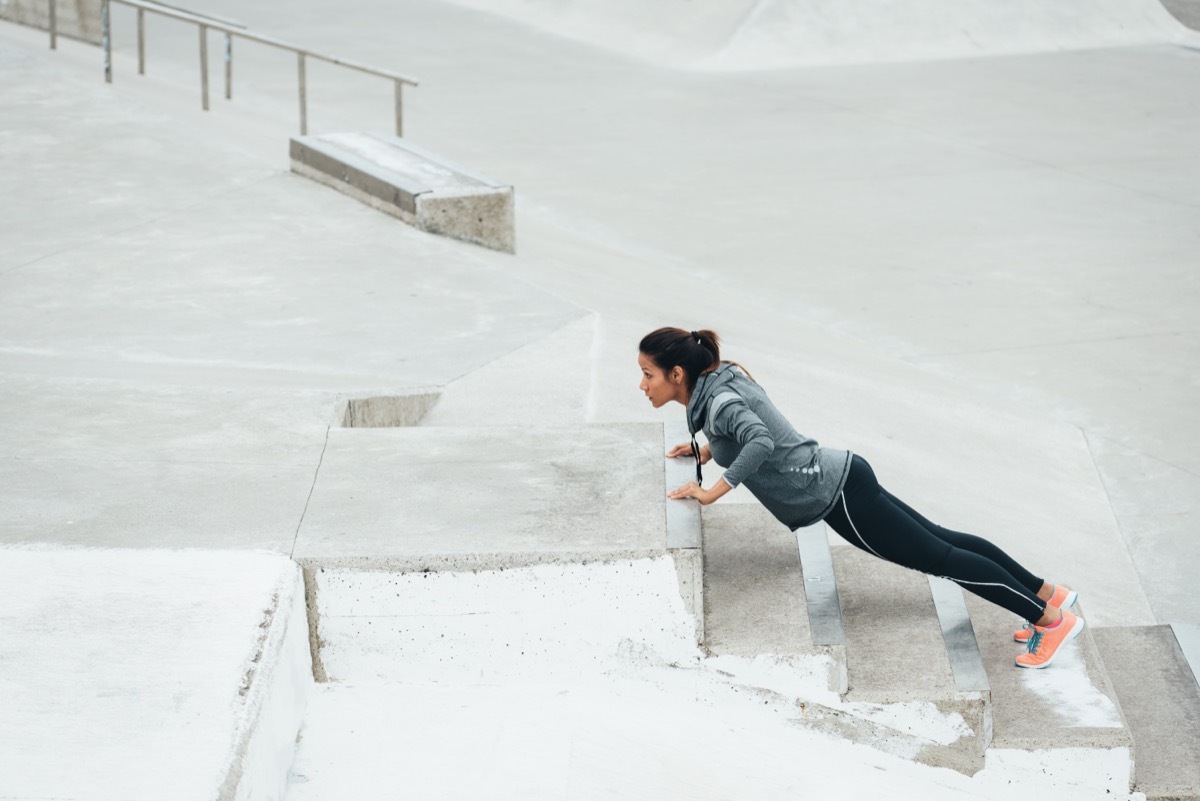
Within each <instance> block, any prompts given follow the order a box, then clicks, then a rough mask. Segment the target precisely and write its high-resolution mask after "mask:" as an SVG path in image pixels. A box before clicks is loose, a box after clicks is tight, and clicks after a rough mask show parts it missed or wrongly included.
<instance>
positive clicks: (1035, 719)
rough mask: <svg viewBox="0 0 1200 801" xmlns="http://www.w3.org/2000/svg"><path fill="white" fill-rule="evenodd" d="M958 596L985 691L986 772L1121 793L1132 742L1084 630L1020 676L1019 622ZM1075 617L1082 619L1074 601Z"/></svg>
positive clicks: (1126, 783) (985, 604)
mask: <svg viewBox="0 0 1200 801" xmlns="http://www.w3.org/2000/svg"><path fill="white" fill-rule="evenodd" d="M966 598H967V608H968V609H969V610H970V614H971V621H972V623H973V625H974V627H975V631H976V634H977V636H978V641H979V648H980V653H981V655H982V657H983V663H984V668H985V670H986V671H987V676H988V682H989V684H990V686H991V701H992V703H991V708H992V742H991V746H990V747H989V749H988V754H987V766H988V767H989V768H991V767H993V766H999V765H1004V766H1006V767H1008V768H1017V769H1022V770H1023V771H1033V772H1040V773H1042V774H1049V775H1053V776H1057V777H1058V778H1060V779H1062V778H1066V779H1068V780H1073V781H1078V782H1080V783H1084V784H1086V785H1087V786H1091V787H1093V788H1095V789H1096V791H1097V792H1101V791H1107V792H1109V793H1112V794H1117V795H1125V794H1128V792H1129V787H1130V782H1131V780H1132V773H1133V759H1132V748H1133V741H1132V737H1131V735H1130V731H1129V729H1128V728H1127V726H1126V724H1125V721H1124V718H1123V716H1122V712H1121V707H1120V705H1119V704H1118V702H1117V696H1116V694H1115V693H1114V692H1113V688H1112V685H1111V683H1110V681H1109V678H1108V673H1107V672H1106V670H1105V666H1104V662H1103V660H1102V659H1101V658H1100V653H1099V651H1098V650H1097V647H1096V642H1095V640H1094V639H1093V635H1092V630H1091V629H1090V628H1086V629H1084V631H1083V633H1082V634H1080V635H1079V637H1077V638H1076V640H1075V642H1074V643H1072V644H1071V645H1069V646H1067V648H1066V650H1064V651H1063V653H1062V654H1061V655H1060V656H1058V657H1057V658H1056V660H1055V663H1054V664H1053V665H1052V666H1051V667H1049V668H1047V669H1044V670H1022V669H1019V668H1016V667H1015V666H1014V664H1013V660H1014V659H1015V657H1016V656H1017V654H1019V653H1021V650H1022V648H1023V646H1021V645H1019V644H1018V643H1016V642H1014V641H1013V638H1012V635H1013V631H1014V630H1015V629H1017V628H1019V627H1020V626H1021V624H1022V622H1023V621H1021V620H1019V619H1017V618H1016V617H1015V616H1014V615H1013V614H1012V613H1011V612H1008V611H1006V610H1004V609H1001V608H1000V607H998V606H995V605H993V604H990V603H988V602H987V601H985V600H983V599H982V598H979V597H977V596H975V595H972V594H970V593H967V594H966ZM1075 611H1076V613H1077V614H1079V615H1081V616H1082V617H1084V619H1085V620H1086V613H1085V612H1084V606H1083V604H1082V603H1080V604H1077V605H1076V608H1075ZM1022 766H1023V768H1022ZM1070 777H1075V778H1074V779H1072V778H1070Z"/></svg>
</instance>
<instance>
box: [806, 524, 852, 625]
mask: <svg viewBox="0 0 1200 801" xmlns="http://www.w3.org/2000/svg"><path fill="white" fill-rule="evenodd" d="M796 547H797V548H798V549H799V551H800V568H801V570H802V571H803V572H804V595H805V598H806V599H807V601H808V627H809V630H810V631H811V632H812V641H813V645H845V644H846V629H845V627H844V626H843V625H842V604H841V600H840V599H839V598H838V591H837V578H836V577H835V576H834V573H833V555H832V554H831V553H830V552H829V538H828V535H827V534H826V533H825V526H823V525H816V526H808V527H806V528H801V529H797V530H796Z"/></svg>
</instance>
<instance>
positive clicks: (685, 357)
mask: <svg viewBox="0 0 1200 801" xmlns="http://www.w3.org/2000/svg"><path fill="white" fill-rule="evenodd" d="M638 350H639V351H641V352H642V353H644V354H646V358H648V359H650V361H652V362H654V363H655V364H656V365H658V368H659V369H660V370H662V371H663V372H664V373H669V372H671V370H673V369H674V368H675V367H677V366H678V367H682V368H683V373H684V375H685V376H686V377H687V386H688V389H689V390H693V389H695V388H696V379H698V378H699V377H700V374H701V373H703V372H704V371H705V370H709V369H711V368H713V367H716V366H717V365H718V364H720V363H721V338H720V337H718V336H717V332H716V331H709V330H707V329H705V330H702V331H684V330H683V329H682V328H660V329H658V330H657V331H651V332H650V333H649V334H646V336H644V337H642V341H641V342H640V343H639V344H638Z"/></svg>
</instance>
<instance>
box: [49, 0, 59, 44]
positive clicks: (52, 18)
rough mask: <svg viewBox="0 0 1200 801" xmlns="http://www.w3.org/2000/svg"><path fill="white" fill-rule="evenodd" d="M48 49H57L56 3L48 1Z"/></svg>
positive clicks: (53, 0)
mask: <svg viewBox="0 0 1200 801" xmlns="http://www.w3.org/2000/svg"><path fill="white" fill-rule="evenodd" d="M50 49H51V50H57V49H58V2H57V0H50Z"/></svg>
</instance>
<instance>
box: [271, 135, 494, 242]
mask: <svg viewBox="0 0 1200 801" xmlns="http://www.w3.org/2000/svg"><path fill="white" fill-rule="evenodd" d="M290 155H291V162H292V170H293V171H295V172H297V173H299V174H300V175H303V176H305V177H308V178H312V179H313V180H315V181H318V182H320V183H323V184H325V185H327V186H331V187H333V188H334V189H337V190H338V191H340V192H344V193H345V194H347V195H350V196H351V197H353V198H356V199H357V200H360V201H362V202H364V203H366V204H368V205H369V206H371V207H372V208H376V209H378V210H380V211H383V212H386V213H388V214H391V215H393V216H395V217H398V218H400V219H402V220H404V221H405V222H407V223H409V224H410V225H414V226H416V227H417V228H420V229H421V230H423V231H428V232H430V233H433V234H439V235H442V236H448V237H451V238H452V239H461V240H463V241H465V242H473V243H475V244H477V245H483V246H484V247H488V248H492V249H493V250H500V251H504V252H506V253H513V252H515V250H516V235H515V232H514V213H515V212H514V201H513V189H512V187H511V186H508V185H505V184H502V183H499V182H497V181H495V180H493V179H491V178H488V177H486V176H484V175H481V174H479V173H477V172H475V171H473V170H470V169H468V168H466V167H462V166H459V165H457V164H453V163H452V162H450V161H448V160H446V159H444V158H442V157H441V156H437V155H435V154H433V153H431V152H429V151H427V150H424V149H422V148H419V147H417V146H416V145H413V144H411V143H409V142H407V141H405V140H404V139H401V138H399V137H395V136H387V135H385V134H369V133H341V134H327V135H324V136H299V137H295V138H293V139H292V140H291V145H290Z"/></svg>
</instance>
